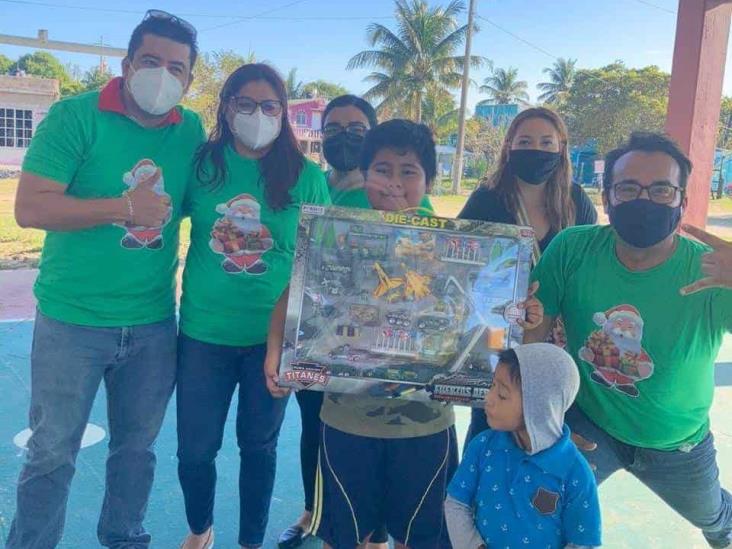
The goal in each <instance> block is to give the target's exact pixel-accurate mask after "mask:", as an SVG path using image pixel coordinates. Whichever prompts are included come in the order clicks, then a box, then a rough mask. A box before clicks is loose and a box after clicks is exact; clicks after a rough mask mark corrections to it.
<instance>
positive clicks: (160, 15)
mask: <svg viewBox="0 0 732 549" xmlns="http://www.w3.org/2000/svg"><path fill="white" fill-rule="evenodd" d="M148 19H160V20H162V21H170V22H171V23H173V24H175V25H179V26H180V27H181V28H183V29H185V30H186V31H188V32H190V33H191V35H193V38H196V36H197V35H198V32H197V31H196V27H194V26H193V25H191V24H190V23H189V22H188V21H186V20H185V19H181V18H180V17H178V16H177V15H173V14H172V13H168V12H167V11H163V10H147V12H146V13H145V17H143V18H142V20H143V21H147V20H148Z"/></svg>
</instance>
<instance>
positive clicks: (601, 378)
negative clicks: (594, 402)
mask: <svg viewBox="0 0 732 549" xmlns="http://www.w3.org/2000/svg"><path fill="white" fill-rule="evenodd" d="M593 320H594V322H595V324H597V325H598V326H599V327H600V329H599V330H597V331H594V332H592V333H591V334H590V337H589V338H588V339H587V341H586V342H585V345H584V346H583V347H582V348H581V349H580V351H579V357H580V358H581V359H582V360H583V361H585V362H587V363H589V364H590V365H591V366H592V367H593V369H594V371H593V372H592V374H591V377H592V380H593V381H595V382H596V383H599V384H600V385H604V386H605V387H608V388H611V389H614V390H616V391H619V392H621V393H623V394H626V395H628V396H631V397H637V396H638V388H637V387H636V383H638V382H639V381H643V380H644V379H648V378H649V377H651V376H652V375H653V362H652V361H651V358H650V357H649V356H648V353H646V351H645V350H644V349H643V346H642V342H643V319H642V318H641V315H640V313H639V312H638V310H637V309H636V308H635V307H633V306H632V305H618V306H617V307H613V308H612V309H610V310H608V311H606V312H604V313H595V315H594V316H593Z"/></svg>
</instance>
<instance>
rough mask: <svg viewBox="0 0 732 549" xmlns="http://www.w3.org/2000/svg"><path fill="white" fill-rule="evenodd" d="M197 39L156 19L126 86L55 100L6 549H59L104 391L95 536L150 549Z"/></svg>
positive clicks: (170, 370)
mask: <svg viewBox="0 0 732 549" xmlns="http://www.w3.org/2000/svg"><path fill="white" fill-rule="evenodd" d="M196 55H197V46H196V31H195V29H194V28H193V27H192V26H191V25H190V24H189V23H187V22H185V21H183V20H181V19H179V18H177V17H175V16H173V15H171V14H168V13H165V12H161V11H153V10H151V11H149V12H148V13H147V15H146V16H145V19H144V20H143V21H142V22H141V23H140V25H138V27H137V28H136V29H135V31H134V32H133V34H132V37H131V39H130V44H129V48H128V55H127V57H126V58H125V59H124V61H123V63H122V69H123V76H122V77H121V78H115V79H114V80H112V81H111V82H110V83H109V84H108V85H107V86H106V87H105V88H104V89H102V90H101V91H98V92H90V93H87V94H83V95H80V96H77V97H73V98H69V99H65V100H63V101H60V102H58V103H56V104H55V105H54V106H53V107H52V108H51V110H50V112H49V113H48V116H47V117H46V118H45V120H44V121H43V123H42V124H41V125H40V126H39V127H38V129H37V130H36V135H35V137H34V138H33V141H32V143H31V146H30V148H29V150H28V154H27V155H26V158H25V162H24V165H23V171H22V174H21V179H20V185H19V188H18V196H17V200H16V219H17V221H18V223H19V224H20V225H21V226H23V227H36V228H40V229H44V230H46V231H47V237H46V241H45V246H44V250H43V257H42V260H41V268H40V274H39V277H38V280H37V282H36V287H35V293H36V297H37V299H38V313H37V317H36V325H35V333H34V339H33V351H32V355H31V370H32V387H31V403H30V427H31V429H32V430H33V435H32V436H31V438H30V440H29V442H28V450H29V451H28V456H27V460H26V463H25V465H24V467H23V470H22V472H21V475H20V480H19V483H18V497H17V511H16V516H15V520H14V521H13V524H12V526H11V529H10V535H9V538H8V541H7V547H8V548H9V549H19V548H23V549H29V548H43V549H46V548H51V547H55V546H56V545H57V544H58V543H59V541H60V539H61V535H62V532H63V523H64V515H65V511H66V502H67V499H68V494H69V486H70V483H71V479H72V477H73V474H74V462H75V460H76V456H77V453H78V451H79V448H80V445H81V439H82V434H83V433H84V428H85V426H86V423H87V420H88V418H89V415H90V411H91V407H92V404H93V402H94V398H95V396H96V393H97V390H98V388H99V385H100V384H101V382H102V380H103V381H104V385H105V389H106V396H107V410H108V429H109V432H110V443H109V457H108V459H107V482H106V490H105V497H104V504H103V507H102V512H101V517H100V519H99V525H98V529H97V531H98V537H99V541H100V543H101V544H102V545H104V546H106V547H119V548H121V547H124V548H126V549H131V548H135V549H142V548H145V547H148V545H149V544H150V535H149V534H148V533H147V532H146V531H145V529H144V527H143V524H142V521H143V518H144V515H145V509H146V506H147V500H148V496H149V494H150V488H151V486H152V481H153V474H154V469H155V454H154V453H153V448H152V447H153V442H154V441H155V438H156V437H157V434H158V431H159V430H160V425H161V423H162V421H163V417H164V414H165V409H166V407H167V404H168V401H169V398H170V395H171V393H172V390H173V386H174V382H175V369H176V336H177V328H176V322H175V278H174V277H175V272H176V267H177V263H178V232H179V224H180V219H181V215H182V203H183V197H184V195H185V192H186V184H187V182H188V178H189V175H190V170H191V163H192V160H193V155H194V153H195V151H196V149H197V147H198V146H199V145H200V144H201V142H202V141H203V138H204V132H203V128H202V126H201V122H200V119H199V118H198V116H197V115H196V114H194V113H192V112H190V111H188V110H186V109H183V108H181V107H179V106H177V104H178V102H179V101H180V100H181V98H182V97H183V95H184V93H185V92H186V91H187V89H188V87H189V86H190V83H191V79H192V75H191V70H192V67H193V64H194V62H195V59H196Z"/></svg>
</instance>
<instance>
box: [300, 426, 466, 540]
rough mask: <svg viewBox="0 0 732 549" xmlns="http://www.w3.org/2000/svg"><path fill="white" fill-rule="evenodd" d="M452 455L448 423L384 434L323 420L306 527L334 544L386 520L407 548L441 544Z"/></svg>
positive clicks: (452, 431) (451, 431)
mask: <svg viewBox="0 0 732 549" xmlns="http://www.w3.org/2000/svg"><path fill="white" fill-rule="evenodd" d="M457 461H458V451H457V443H456V438H455V428H454V427H451V428H449V429H446V430H444V431H442V432H440V433H437V434H435V435H430V436H425V437H416V438H401V439H388V438H371V437H362V436H358V435H352V434H348V433H344V432H343V431H339V430H337V429H333V428H332V427H329V426H327V425H323V427H322V430H321V439H320V456H319V463H318V475H317V479H316V487H315V505H314V511H313V523H312V529H313V532H314V533H315V535H317V536H318V537H319V538H320V539H322V540H323V541H325V542H326V543H328V544H329V545H330V546H331V547H333V548H334V549H353V548H355V547H357V546H358V545H359V544H361V543H363V542H364V541H365V539H366V538H367V536H368V535H369V534H371V533H372V532H374V530H377V529H379V527H380V526H382V525H383V524H386V529H387V530H388V532H389V534H390V535H391V536H392V537H393V538H394V539H395V540H396V541H398V542H399V543H402V544H404V545H407V546H408V547H409V548H410V549H449V548H450V541H449V537H448V534H447V526H446V524H445V516H444V512H443V503H444V501H445V495H446V492H447V485H448V484H449V482H450V479H451V478H452V475H453V473H454V472H455V469H456V468H457ZM379 541H381V540H379Z"/></svg>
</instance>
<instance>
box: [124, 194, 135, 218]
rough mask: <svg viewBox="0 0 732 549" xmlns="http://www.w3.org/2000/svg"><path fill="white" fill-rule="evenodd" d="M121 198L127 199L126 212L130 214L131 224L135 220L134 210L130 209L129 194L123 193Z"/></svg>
mask: <svg viewBox="0 0 732 549" xmlns="http://www.w3.org/2000/svg"><path fill="white" fill-rule="evenodd" d="M122 196H124V197H125V198H126V199H127V211H128V212H129V214H130V221H129V222H130V223H133V221H134V219H135V210H134V209H133V208H132V199H131V198H130V193H124V194H123V195H122Z"/></svg>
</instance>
